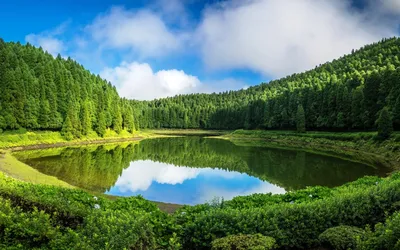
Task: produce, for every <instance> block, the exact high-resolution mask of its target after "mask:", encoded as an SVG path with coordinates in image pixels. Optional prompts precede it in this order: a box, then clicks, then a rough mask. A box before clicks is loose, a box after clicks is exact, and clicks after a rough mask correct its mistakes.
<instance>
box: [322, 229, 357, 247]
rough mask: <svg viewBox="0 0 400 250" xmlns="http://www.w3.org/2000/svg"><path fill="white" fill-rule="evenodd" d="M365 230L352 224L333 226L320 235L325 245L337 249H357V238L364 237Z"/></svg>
mask: <svg viewBox="0 0 400 250" xmlns="http://www.w3.org/2000/svg"><path fill="white" fill-rule="evenodd" d="M363 235H364V230H362V229H360V228H358V227H352V226H338V227H332V228H329V229H327V230H325V232H323V233H322V234H320V235H319V241H320V243H321V245H323V246H324V247H328V248H329V249H335V250H347V249H355V248H356V244H357V239H360V238H362V236H363Z"/></svg>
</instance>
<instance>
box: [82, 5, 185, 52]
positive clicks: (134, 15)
mask: <svg viewBox="0 0 400 250" xmlns="http://www.w3.org/2000/svg"><path fill="white" fill-rule="evenodd" d="M85 30H86V31H87V32H88V33H89V34H90V36H91V37H92V38H93V39H94V40H95V41H96V42H98V43H99V44H100V45H101V46H104V47H106V48H117V49H132V50H133V51H135V52H136V53H137V54H138V55H139V56H141V57H154V56H161V55H165V54H168V53H169V52H171V51H176V50H178V48H179V47H180V46H181V44H182V42H183V40H184V37H185V35H184V34H181V33H176V32H173V31H172V30H171V29H170V28H168V27H167V25H166V24H165V22H164V21H163V20H162V19H161V17H160V16H159V15H157V14H156V13H154V12H152V11H151V10H149V9H141V10H138V11H131V10H126V9H124V8H122V7H113V8H111V10H110V11H109V12H107V13H105V14H102V15H99V16H98V17H97V18H96V19H95V20H94V21H93V23H92V24H90V25H88V26H87V27H86V29H85Z"/></svg>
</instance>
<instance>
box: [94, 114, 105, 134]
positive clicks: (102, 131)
mask: <svg viewBox="0 0 400 250" xmlns="http://www.w3.org/2000/svg"><path fill="white" fill-rule="evenodd" d="M106 129H107V128H106V118H105V115H104V113H103V112H99V120H98V123H97V127H96V132H97V134H98V135H100V136H102V137H103V136H104V135H105V134H106Z"/></svg>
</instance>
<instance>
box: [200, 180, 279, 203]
mask: <svg viewBox="0 0 400 250" xmlns="http://www.w3.org/2000/svg"><path fill="white" fill-rule="evenodd" d="M266 193H272V194H284V193H286V190H285V189H284V188H281V187H278V186H276V185H274V184H270V183H268V182H260V184H259V185H258V186H255V187H252V188H247V187H240V186H239V187H236V188H234V189H223V188H221V187H213V186H204V189H203V190H202V192H201V195H200V196H199V197H198V200H197V201H196V202H194V203H195V204H200V203H205V202H210V201H212V200H214V199H215V198H220V197H223V198H224V200H232V199H233V198H235V197H237V196H246V195H251V194H266Z"/></svg>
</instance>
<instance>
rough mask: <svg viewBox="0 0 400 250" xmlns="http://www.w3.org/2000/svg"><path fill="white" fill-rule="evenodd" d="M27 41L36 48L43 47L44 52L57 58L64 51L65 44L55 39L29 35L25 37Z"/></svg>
mask: <svg viewBox="0 0 400 250" xmlns="http://www.w3.org/2000/svg"><path fill="white" fill-rule="evenodd" d="M25 40H26V41H27V42H29V43H31V44H32V45H34V46H37V47H42V48H43V50H45V51H47V52H49V53H50V54H52V55H53V56H57V55H58V54H59V53H61V52H63V50H64V43H63V42H62V41H61V40H59V39H57V38H54V37H50V36H43V35H36V34H29V35H27V36H26V37H25Z"/></svg>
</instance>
